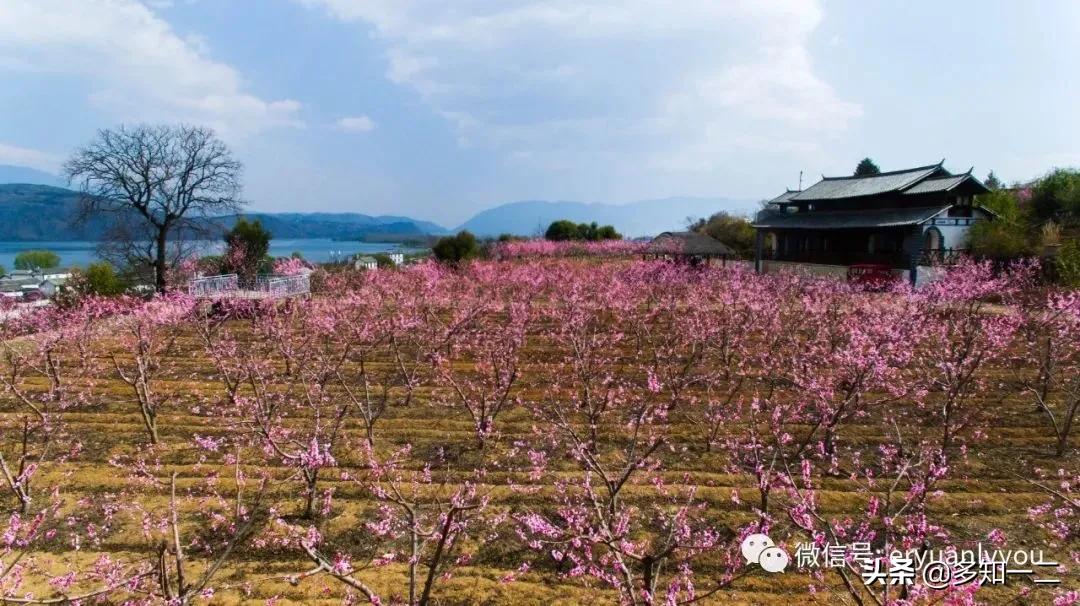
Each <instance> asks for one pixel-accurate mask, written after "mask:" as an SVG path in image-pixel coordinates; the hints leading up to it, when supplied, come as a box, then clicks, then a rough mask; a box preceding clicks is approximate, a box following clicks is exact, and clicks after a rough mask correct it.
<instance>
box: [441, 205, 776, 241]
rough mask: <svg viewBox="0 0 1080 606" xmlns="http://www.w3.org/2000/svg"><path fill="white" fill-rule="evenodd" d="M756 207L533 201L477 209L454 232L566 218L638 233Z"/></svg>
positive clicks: (511, 228) (529, 231) (524, 230)
mask: <svg viewBox="0 0 1080 606" xmlns="http://www.w3.org/2000/svg"><path fill="white" fill-rule="evenodd" d="M755 208H756V204H755V203H754V202H753V201H751V200H734V199H729V198H665V199H663V200H642V201H640V202H631V203H629V204H598V203H592V204H590V203H585V202H547V201H539V200H531V201H524V202H510V203H508V204H502V205H500V206H496V207H495V208H489V209H487V210H485V211H481V212H479V213H477V214H476V215H474V216H473V217H472V218H471V219H469V220H468V221H466V222H465V223H463V224H461V225H460V226H459V227H458V230H462V229H467V230H469V231H471V232H473V233H474V234H477V235H480V236H495V235H498V234H503V233H511V234H517V235H523V236H529V235H535V234H538V233H542V232H543V230H544V229H545V228H546V227H547V226H548V224H550V223H551V222H552V221H555V220H558V219H569V220H571V221H575V222H579V223H581V222H584V223H588V222H592V221H596V222H597V223H600V224H603V225H614V226H615V229H617V230H619V232H621V233H622V234H623V235H626V236H629V237H636V236H647V235H653V234H657V233H659V232H662V231H669V230H676V229H683V228H685V227H686V223H687V221H686V219H687V218H688V217H693V218H698V217H707V216H709V215H711V214H713V213H715V212H717V211H721V210H726V211H728V212H732V213H736V214H748V213H750V212H753V211H754V210H755Z"/></svg>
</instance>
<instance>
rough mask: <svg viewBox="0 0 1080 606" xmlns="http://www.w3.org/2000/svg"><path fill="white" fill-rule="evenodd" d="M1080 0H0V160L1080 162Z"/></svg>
mask: <svg viewBox="0 0 1080 606" xmlns="http://www.w3.org/2000/svg"><path fill="white" fill-rule="evenodd" d="M1078 34H1080V3H1078V2H1073V1H1065V0H1063V1H1061V2H1050V1H1040V2H1023V3H1022V2H994V1H987V0H980V1H974V0H973V1H966V2H965V1H956V2H950V3H948V4H944V5H943V4H941V3H940V2H929V1H927V2H918V1H916V2H903V3H900V2H885V1H881V2H875V1H867V0H862V1H850V2H849V1H826V0H822V1H820V2H814V1H811V0H775V1H746V2H725V1H720V0H679V1H677V2H672V1H670V0H550V1H541V0H454V1H453V2H426V1H421V0H171V1H169V0H145V1H142V2H140V1H139V0H67V1H62V0H0V77H2V78H3V82H4V85H3V86H0V116H3V118H2V119H0V163H4V164H18V165H25V166H32V167H35V168H39V169H44V170H56V168H57V166H58V165H59V164H60V163H61V162H62V161H63V159H64V158H65V157H66V156H67V155H68V154H70V153H71V151H72V149H73V148H74V147H75V146H77V145H79V144H81V143H84V142H86V141H88V140H89V139H90V138H91V137H93V135H94V132H95V130H96V129H98V128H101V127H107V126H112V125H115V124H118V123H121V122H126V123H135V122H158V121H186V122H195V123H201V124H208V125H211V126H213V127H214V128H215V129H217V131H218V132H219V134H220V135H221V136H222V137H223V138H224V139H225V140H226V141H227V142H228V143H229V144H230V146H231V147H232V148H233V149H234V151H235V153H236V155H237V157H238V158H239V159H240V160H242V161H243V162H244V164H245V166H246V176H245V197H246V198H247V199H248V200H249V201H250V203H251V207H252V208H254V209H259V210H269V211H284V210H293V211H312V210H326V211H355V212H364V213H370V214H406V215H411V216H415V217H417V218H425V219H431V220H435V221H438V222H441V223H443V224H446V225H450V226H452V225H455V224H457V223H460V222H461V221H463V220H465V219H467V218H468V217H469V216H471V215H472V214H473V213H475V212H476V211H478V210H481V209H483V208H487V207H490V206H494V205H496V204H499V203H502V202H506V201H511V200H523V199H563V200H583V201H598V202H628V201H632V200H640V199H649V198H662V197H667V196H683V195H690V196H710V197H730V198H752V199H757V198H765V197H772V196H773V195H775V194H776V193H778V192H780V191H782V190H783V189H784V187H795V186H796V185H797V183H798V174H799V171H800V170H802V171H804V173H805V175H806V176H805V177H804V180H805V182H806V183H810V182H813V181H814V180H816V178H817V177H818V176H819V175H820V174H822V173H824V174H843V173H847V172H850V170H851V169H852V167H853V166H854V165H855V163H856V162H857V161H858V160H859V159H860V158H862V157H863V156H867V155H869V156H871V157H873V158H874V159H875V160H876V161H877V162H878V164H879V165H880V166H881V167H882V168H883V169H886V170H888V169H893V168H903V167H906V166H910V165H917V164H925V163H929V162H936V161H937V160H939V159H941V158H942V157H945V158H946V159H947V164H946V166H947V167H949V168H951V169H953V170H966V169H967V168H968V167H969V166H974V167H975V169H976V172H977V174H979V176H985V174H986V172H987V171H988V170H990V169H993V170H995V171H996V172H997V174H998V175H1000V176H1001V177H1003V178H1005V179H1007V180H1023V179H1028V178H1031V177H1034V176H1037V175H1039V174H1041V173H1042V172H1044V171H1045V170H1047V169H1049V168H1050V167H1052V166H1067V165H1068V166H1073V165H1080V149H1078V145H1077V142H1076V140H1077V133H1080V113H1078V112H1076V111H1075V107H1076V106H1077V105H1078V101H1080V80H1078V79H1077V78H1076V77H1075V75H1076V74H1077V73H1080V35H1078Z"/></svg>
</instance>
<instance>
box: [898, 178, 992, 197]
mask: <svg viewBox="0 0 1080 606" xmlns="http://www.w3.org/2000/svg"><path fill="white" fill-rule="evenodd" d="M968 179H973V180H974V179H975V177H972V176H971V174H969V173H964V174H962V175H953V176H950V177H933V178H930V179H924V180H923V181H920V182H919V183H916V184H915V185H912V186H911V187H909V188H907V189H906V190H904V194H905V195H907V194H932V193H937V192H945V191H949V190H951V189H953V188H955V187H956V186H957V185H960V184H961V183H963V182H964V181H967V180H968ZM980 185H981V184H980Z"/></svg>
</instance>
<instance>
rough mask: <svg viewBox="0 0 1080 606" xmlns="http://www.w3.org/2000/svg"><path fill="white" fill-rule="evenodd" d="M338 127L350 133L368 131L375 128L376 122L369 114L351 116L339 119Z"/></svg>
mask: <svg viewBox="0 0 1080 606" xmlns="http://www.w3.org/2000/svg"><path fill="white" fill-rule="evenodd" d="M337 127H338V129H339V130H343V131H345V132H349V133H366V132H369V131H372V130H374V129H375V122H374V121H372V119H371V118H369V117H367V116H351V117H348V118H342V119H340V120H338V121H337Z"/></svg>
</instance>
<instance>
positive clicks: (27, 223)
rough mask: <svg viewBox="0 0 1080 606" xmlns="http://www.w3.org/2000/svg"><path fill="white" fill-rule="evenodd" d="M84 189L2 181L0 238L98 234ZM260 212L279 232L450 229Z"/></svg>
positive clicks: (372, 234)
mask: <svg viewBox="0 0 1080 606" xmlns="http://www.w3.org/2000/svg"><path fill="white" fill-rule="evenodd" d="M78 206H79V194H78V193H76V192H74V191H71V190H68V189H63V188H59V187H51V186H48V185H28V184H5V185H0V240H27V241H32V240H38V241H42V240H97V239H98V238H100V237H101V234H102V233H103V232H104V229H105V227H106V223H105V222H104V221H101V220H95V221H90V222H89V223H87V224H85V225H78V224H76V222H75V218H76V216H77V214H78ZM237 216H238V215H226V216H221V217H214V218H213V219H208V220H207V221H208V222H212V223H213V224H215V225H216V226H218V227H219V228H220V229H222V230H223V229H228V228H230V227H232V225H233V223H235V222H236V219H237ZM243 216H245V217H248V218H253V219H255V218H257V219H259V220H260V221H261V222H262V223H263V225H264V226H265V227H266V228H267V229H269V230H270V233H272V234H273V235H274V237H275V238H281V239H292V238H335V239H341V240H346V239H348V240H365V241H368V242H372V241H378V238H379V236H381V235H386V236H387V237H388V239H389V240H391V241H399V240H401V239H402V237H406V236H412V235H415V236H424V235H427V234H441V233H446V229H445V228H443V227H440V226H438V225H436V224H434V223H431V222H428V221H417V220H414V219H411V218H409V217H396V216H379V217H372V216H369V215H364V214H360V213H244V214H243Z"/></svg>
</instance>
